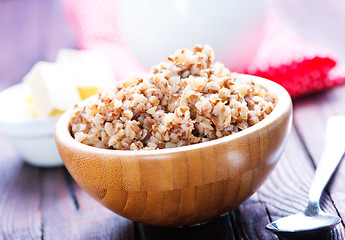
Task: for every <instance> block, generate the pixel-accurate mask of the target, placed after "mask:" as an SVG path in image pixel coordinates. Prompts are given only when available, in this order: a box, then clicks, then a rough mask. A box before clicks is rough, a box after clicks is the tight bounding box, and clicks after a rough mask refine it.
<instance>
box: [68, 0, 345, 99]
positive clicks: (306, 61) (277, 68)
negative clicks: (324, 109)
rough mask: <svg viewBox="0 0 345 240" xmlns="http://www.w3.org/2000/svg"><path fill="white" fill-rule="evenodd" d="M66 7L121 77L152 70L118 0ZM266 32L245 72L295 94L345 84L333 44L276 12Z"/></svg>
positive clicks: (85, 43) (71, 2) (80, 33)
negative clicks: (127, 32) (123, 21)
mask: <svg viewBox="0 0 345 240" xmlns="http://www.w3.org/2000/svg"><path fill="white" fill-rule="evenodd" d="M64 7H65V11H66V13H67V16H68V18H69V20H70V22H71V25H72V27H73V29H74V32H75V35H76V40H77V44H78V47H79V48H80V49H95V50H98V51H100V52H102V53H103V54H104V55H106V56H107V57H108V58H109V60H110V61H111V64H112V65H113V66H114V75H115V77H116V78H117V79H123V78H124V77H126V76H127V75H128V74H130V73H139V72H145V71H147V70H146V69H145V68H144V67H143V66H142V65H141V64H140V62H139V61H138V60H137V58H136V57H135V56H134V54H133V53H132V51H131V50H130V48H129V46H128V45H127V43H126V41H125V38H124V36H123V34H122V31H121V26H120V19H119V12H118V9H119V2H118V1H116V0H104V1H102V2H101V3H100V2H99V1H94V0H64ZM265 36H266V37H265V39H264V41H263V43H262V45H261V47H260V48H259V50H258V54H257V56H256V57H255V59H254V60H253V62H252V64H251V65H250V66H248V68H247V69H245V70H242V72H245V73H249V74H253V75H257V76H261V77H264V78H267V79H270V80H273V81H275V82H277V83H279V84H280V85H282V86H283V87H284V88H285V89H286V90H287V91H288V92H289V93H290V95H291V96H292V97H294V98H296V97H300V96H304V95H307V94H310V93H313V92H317V91H320V90H324V89H327V88H330V87H334V86H337V85H340V84H343V83H345V70H344V68H342V67H336V61H335V58H334V57H333V56H332V55H331V53H330V52H329V51H328V50H327V49H324V48H322V47H320V46H318V45H316V44H313V43H311V42H309V41H307V40H305V39H303V38H301V37H300V36H298V35H297V34H295V33H294V32H292V31H291V30H289V29H288V28H286V27H285V26H284V25H282V24H281V23H280V22H279V21H278V20H277V19H275V18H274V17H271V18H270V19H269V21H268V25H267V32H266V35H265ZM235 70H236V69H235Z"/></svg>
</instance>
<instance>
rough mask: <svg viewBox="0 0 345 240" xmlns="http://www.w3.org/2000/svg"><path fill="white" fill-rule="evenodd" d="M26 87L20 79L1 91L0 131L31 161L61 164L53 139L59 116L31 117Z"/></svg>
mask: <svg viewBox="0 0 345 240" xmlns="http://www.w3.org/2000/svg"><path fill="white" fill-rule="evenodd" d="M28 97H29V88H28V86H27V85H26V84H24V83H19V84H17V85H14V86H12V87H9V88H7V89H5V90H3V91H2V92H0V112H1V114H0V134H3V135H4V136H5V137H7V139H8V140H9V141H10V142H11V143H12V145H13V146H14V147H15V148H16V149H17V150H18V152H19V153H20V154H21V155H22V156H23V159H24V160H25V161H26V162H28V163H29V164H31V165H34V166H38V167H56V166H62V165H63V162H62V160H61V158H60V155H59V153H58V151H57V148H56V144H55V140H54V128H55V123H56V121H57V119H58V118H59V117H58V116H56V117H50V118H37V119H35V118H33V117H32V116H31V113H30V106H29V104H28V103H27V99H28Z"/></svg>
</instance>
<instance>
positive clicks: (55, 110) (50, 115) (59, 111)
mask: <svg viewBox="0 0 345 240" xmlns="http://www.w3.org/2000/svg"><path fill="white" fill-rule="evenodd" d="M64 112H65V111H63V110H59V109H53V111H51V112H50V113H49V117H54V116H57V115H61V114H63V113H64Z"/></svg>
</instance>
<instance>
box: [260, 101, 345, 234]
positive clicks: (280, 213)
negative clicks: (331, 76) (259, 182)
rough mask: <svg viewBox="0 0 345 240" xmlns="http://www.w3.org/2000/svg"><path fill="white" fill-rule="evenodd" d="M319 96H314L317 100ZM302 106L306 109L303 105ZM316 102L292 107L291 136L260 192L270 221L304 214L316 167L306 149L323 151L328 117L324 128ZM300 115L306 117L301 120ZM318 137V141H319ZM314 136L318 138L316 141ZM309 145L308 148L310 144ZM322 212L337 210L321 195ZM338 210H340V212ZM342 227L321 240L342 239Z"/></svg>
mask: <svg viewBox="0 0 345 240" xmlns="http://www.w3.org/2000/svg"><path fill="white" fill-rule="evenodd" d="M320 96H321V95H318V96H315V97H316V98H317V97H320ZM304 104H305V105H304ZM319 107H320V106H318V103H317V101H312V100H311V99H310V101H308V99H304V101H303V102H301V103H300V105H299V104H298V103H295V108H294V109H295V112H294V116H295V118H294V119H295V124H294V126H295V127H294V128H293V130H292V132H291V134H290V138H289V141H288V144H287V146H286V149H285V152H284V153H283V155H282V157H281V160H280V162H279V163H278V166H277V167H276V169H275V171H274V172H273V173H272V174H271V176H270V178H269V179H268V181H267V182H266V184H265V185H264V186H263V187H262V188H261V189H260V191H259V194H258V196H259V199H260V201H262V202H263V203H264V204H265V205H266V207H267V210H268V213H269V216H270V218H271V220H276V219H278V218H280V217H285V216H287V215H290V214H294V213H297V212H300V211H303V210H304V209H305V207H306V205H307V202H308V191H309V187H310V185H311V182H312V179H313V176H314V172H315V163H314V162H313V159H312V154H311V151H312V150H309V149H315V150H316V148H315V146H320V149H321V150H320V149H317V150H316V151H318V152H320V154H321V151H322V147H321V146H323V141H324V138H323V136H322V133H321V132H324V129H325V126H326V121H327V117H326V118H325V120H326V121H325V123H324V126H322V127H320V126H319V125H322V124H321V123H320V121H322V119H324V117H325V116H318V114H321V115H322V111H320V108H319ZM312 109H317V110H318V111H319V113H317V111H316V112H313V111H312ZM302 114H306V115H304V116H302ZM299 120H304V121H305V123H304V124H303V130H302V131H303V132H304V133H306V132H309V133H308V136H306V135H305V136H304V137H303V136H302V134H301V129H300V127H297V126H301V125H298V124H301V123H300V122H299V123H298V122H297V121H299ZM319 135H320V137H318V136H319ZM316 136H317V137H316ZM308 141H310V142H313V144H312V145H309V144H310V142H308ZM321 208H322V209H324V210H325V211H326V212H328V213H332V214H338V210H337V209H336V208H335V206H334V204H333V199H332V198H331V196H330V195H328V194H327V193H325V194H323V198H322V200H321ZM342 208H343V206H342V207H340V209H342ZM344 231H345V230H344V225H343V223H341V224H339V225H338V226H337V228H335V229H334V230H332V231H330V232H327V233H325V235H322V236H319V237H320V239H343V238H344V234H345V232H344Z"/></svg>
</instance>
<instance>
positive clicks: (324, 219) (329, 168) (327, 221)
mask: <svg viewBox="0 0 345 240" xmlns="http://www.w3.org/2000/svg"><path fill="white" fill-rule="evenodd" d="M344 152H345V116H344V117H331V118H329V120H328V122H327V128H326V139H325V147H324V151H323V153H322V155H321V159H320V162H319V165H318V168H317V169H316V172H315V176H314V180H313V183H312V185H311V187H310V190H309V202H308V205H307V208H306V209H305V210H304V211H303V212H300V213H297V214H294V215H291V216H287V217H284V218H281V219H278V220H276V221H274V222H271V223H269V224H267V225H266V228H267V229H269V230H271V231H273V232H275V233H276V234H278V233H279V234H285V235H298V233H299V234H309V233H312V232H315V231H316V230H318V231H321V230H329V229H332V228H333V227H335V226H336V225H337V224H338V223H339V222H340V221H341V219H340V218H339V217H338V216H336V215H332V214H327V213H325V212H323V211H322V210H321V208H320V198H321V194H322V191H323V189H324V188H325V186H326V185H327V183H328V181H329V180H330V178H331V176H332V175H333V172H334V170H335V169H336V168H337V166H338V163H339V162H340V160H341V159H342V157H343V155H344Z"/></svg>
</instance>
